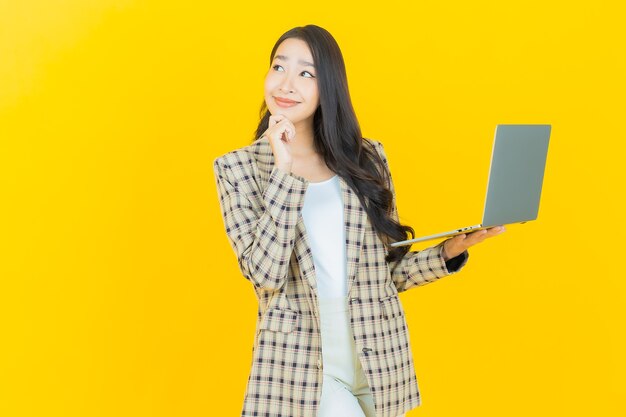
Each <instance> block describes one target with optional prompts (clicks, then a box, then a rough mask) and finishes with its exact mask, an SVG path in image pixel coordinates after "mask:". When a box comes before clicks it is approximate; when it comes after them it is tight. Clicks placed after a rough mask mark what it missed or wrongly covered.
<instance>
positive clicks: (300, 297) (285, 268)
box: [213, 137, 469, 417]
mask: <svg viewBox="0 0 626 417" xmlns="http://www.w3.org/2000/svg"><path fill="white" fill-rule="evenodd" d="M368 143H369V144H372V145H374V147H375V149H376V150H377V151H378V152H379V154H380V155H381V156H382V157H383V160H384V162H385V168H386V169H387V172H388V173H389V165H388V162H387V158H386V156H385V152H384V149H383V145H382V144H381V143H380V142H378V141H375V140H371V139H364V145H366V144H368ZM213 168H214V173H215V179H216V183H217V191H218V196H219V202H220V207H221V212H222V216H223V221H224V227H225V229H226V234H227V236H228V241H229V242H230V245H231V247H232V248H233V250H234V251H235V254H236V256H237V261H238V265H239V269H240V270H241V273H242V274H243V276H244V277H245V278H246V279H248V280H249V281H250V282H251V283H252V285H253V287H254V291H255V293H256V296H257V299H258V302H259V303H258V315H257V327H256V334H255V337H254V345H253V353H252V356H253V357H252V368H251V370H250V374H249V377H248V382H247V387H246V391H245V395H244V402H243V408H242V411H241V416H242V417H248V416H249V417H252V416H264V417H316V416H317V410H318V406H319V403H320V396H321V392H322V391H321V387H322V380H323V376H322V372H323V362H322V354H323V352H322V343H321V335H320V320H319V308H318V296H317V287H316V281H315V271H314V266H313V258H312V253H311V248H310V247H309V245H308V244H307V233H306V230H305V227H304V222H303V219H302V215H301V211H302V207H303V204H304V196H305V192H306V189H307V185H308V181H307V180H306V179H305V178H303V177H301V176H298V175H295V174H293V173H286V172H285V171H282V170H280V169H278V168H275V167H274V157H273V153H272V150H271V146H270V143H269V141H268V139H267V138H265V137H262V138H260V139H257V140H256V141H255V142H253V143H252V144H250V145H248V146H245V147H243V148H240V149H236V150H234V151H231V152H228V153H226V154H224V155H222V156H220V157H218V158H216V159H215V160H214V162H213ZM388 178H389V184H388V185H389V186H390V189H391V190H392V192H393V191H394V188H393V181H392V179H391V175H389V177H388ZM339 181H340V184H341V191H342V196H343V203H344V220H345V227H346V247H347V261H348V265H347V276H348V297H349V313H350V317H351V325H352V330H353V334H354V342H355V343H356V347H357V353H358V358H359V360H360V361H361V365H362V367H363V369H364V371H365V375H366V377H367V381H368V384H369V386H370V389H371V392H372V395H373V399H374V404H375V409H376V416H377V417H396V416H398V415H400V414H402V413H405V412H407V411H408V410H410V409H412V408H415V407H417V406H419V405H420V393H419V389H418V384H417V380H416V376H415V370H414V364H413V356H412V347H411V344H410V343H409V331H408V328H407V323H406V318H405V315H404V309H403V307H402V304H401V302H400V299H399V298H398V293H399V292H402V291H406V290H408V289H411V288H415V287H418V286H420V285H425V284H428V283H430V282H433V281H436V280H437V279H439V278H442V277H444V276H447V275H451V274H453V273H456V272H458V271H459V270H460V269H461V268H462V267H463V266H464V265H465V263H466V262H467V259H468V256H469V254H468V253H467V251H465V253H463V254H462V255H459V257H457V258H458V259H457V258H454V259H455V260H456V261H457V262H456V268H452V267H451V268H450V269H449V268H448V266H449V265H450V264H449V262H450V260H449V261H448V264H447V263H446V262H444V260H443V257H442V254H441V251H442V245H443V242H441V243H440V244H438V245H436V246H432V247H429V248H427V249H423V250H421V251H411V252H408V253H407V254H406V255H405V256H404V258H403V259H401V260H399V261H395V262H393V263H387V262H386V261H385V255H386V254H387V250H386V248H385V245H384V244H383V242H382V241H381V239H380V238H379V236H378V235H377V233H376V232H375V230H374V228H373V227H372V225H371V223H370V221H369V219H368V216H367V213H366V211H365V210H364V209H363V207H362V206H361V203H360V201H359V199H358V197H357V195H356V194H355V192H354V191H353V190H352V188H350V187H349V186H348V185H347V183H346V182H345V180H344V179H343V178H342V177H339ZM393 216H394V217H395V218H396V219H398V213H397V208H396V204H395V194H394V204H393Z"/></svg>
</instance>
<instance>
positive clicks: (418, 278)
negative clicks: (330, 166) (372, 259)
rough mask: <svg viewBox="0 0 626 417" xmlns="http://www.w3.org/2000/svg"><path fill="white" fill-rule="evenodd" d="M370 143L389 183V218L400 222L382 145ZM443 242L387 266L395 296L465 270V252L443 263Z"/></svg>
mask: <svg viewBox="0 0 626 417" xmlns="http://www.w3.org/2000/svg"><path fill="white" fill-rule="evenodd" d="M373 142H374V145H375V147H376V150H377V151H378V153H379V155H380V156H381V158H382V160H383V162H384V167H385V170H386V171H387V175H386V176H387V178H388V181H389V182H388V186H389V189H390V190H391V192H392V193H393V204H392V216H393V218H394V219H395V220H396V221H399V217H398V208H397V206H396V192H395V188H394V184H393V178H392V177H391V170H390V169H389V162H388V161H387V156H386V154H385V150H384V147H383V145H382V143H380V142H378V141H373ZM444 242H445V240H444V241H442V242H441V243H439V244H437V245H435V246H431V247H428V248H426V249H423V250H421V251H409V252H407V253H406V254H405V255H404V257H403V258H402V259H400V260H398V261H394V262H389V263H388V266H389V271H390V272H391V278H392V280H393V282H394V284H395V286H396V288H397V289H398V292H403V291H406V290H408V289H411V288H413V287H417V286H420V285H425V284H428V283H430V282H433V281H436V280H438V279H439V278H442V277H445V276H448V275H452V274H455V273H456V272H459V271H460V270H461V269H462V268H463V267H464V266H465V264H466V263H467V260H468V259H469V253H468V251H467V250H466V251H465V252H463V253H462V254H460V255H458V256H456V257H454V258H451V259H448V260H447V261H444V259H443V255H442V251H443V244H444Z"/></svg>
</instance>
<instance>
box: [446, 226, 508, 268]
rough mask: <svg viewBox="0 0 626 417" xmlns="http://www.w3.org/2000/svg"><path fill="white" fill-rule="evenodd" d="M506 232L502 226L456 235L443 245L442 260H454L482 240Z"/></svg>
mask: <svg viewBox="0 0 626 417" xmlns="http://www.w3.org/2000/svg"><path fill="white" fill-rule="evenodd" d="M505 231H506V228H505V227H504V226H494V227H490V228H488V229H482V230H478V231H476V232H471V233H467V234H465V233H464V234H461V235H456V236H455V237H453V238H450V239H448V240H446V241H445V242H444V243H443V259H444V261H447V260H448V259H452V258H455V257H457V256H459V255H460V254H462V253H463V252H465V251H466V250H467V249H468V248H469V247H470V246H473V245H475V244H477V243H480V242H482V241H483V240H485V239H487V238H490V237H494V236H497V235H500V234H502V233H504V232H505Z"/></svg>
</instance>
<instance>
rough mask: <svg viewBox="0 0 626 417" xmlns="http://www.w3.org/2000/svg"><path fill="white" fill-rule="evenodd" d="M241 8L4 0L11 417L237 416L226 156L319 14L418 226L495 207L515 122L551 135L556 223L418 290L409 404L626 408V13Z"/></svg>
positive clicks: (1, 56) (488, 249)
mask: <svg viewBox="0 0 626 417" xmlns="http://www.w3.org/2000/svg"><path fill="white" fill-rule="evenodd" d="M222 3H224V2H218V4H220V5H215V4H213V3H212V2H199V1H189V0H178V1H175V2H172V1H132V0H126V1H121V0H120V1H114V0H99V1H96V0H92V1H86V0H65V1H60V0H59V1H53V0H47V1H45V0H18V1H14V0H1V1H0V169H1V172H0V174H1V175H0V186H1V187H0V188H1V192H2V216H1V219H2V220H1V222H2V223H1V225H0V226H1V228H0V236H2V240H1V241H2V245H1V248H0V254H1V255H0V257H1V262H0V275H1V279H0V337H1V341H0V415H3V416H7V417H17V416H46V417H48V416H64V417H70V416H81V417H82V416H89V417H92V416H94V417H95V416H136V417H138V416H236V415H239V414H238V413H239V412H240V409H241V405H242V401H243V394H244V389H245V384H246V379H247V375H248V370H249V368H250V364H251V358H252V356H251V355H252V341H253V336H254V326H255V319H256V299H255V296H254V292H253V290H252V287H251V284H250V283H249V282H248V281H246V280H245V279H244V278H243V277H242V276H241V275H240V273H239V270H238V269H237V262H236V258H235V256H234V253H233V252H232V249H231V248H230V246H229V244H228V242H227V239H226V234H225V232H224V229H223V224H222V219H221V215H220V211H219V204H218V199H217V193H216V189H215V183H214V177H213V172H212V166H211V162H212V161H213V159H214V158H215V157H216V156H218V155H221V154H223V153H225V152H227V151H230V150H233V149H236V148H239V147H242V146H245V145H247V144H248V143H250V140H251V138H252V136H253V132H254V130H255V128H256V125H257V121H258V109H259V106H260V105H261V102H262V100H263V77H264V75H265V72H266V70H267V68H268V64H269V61H268V60H269V54H270V51H271V47H272V46H273V44H274V42H275V41H276V39H278V37H279V36H280V35H281V34H282V33H283V32H285V31H286V30H288V29H290V28H292V27H294V26H299V25H305V24H308V23H314V24H317V25H320V26H322V27H324V28H326V29H328V30H329V31H330V32H331V33H332V34H333V35H334V36H335V38H336V39H337V41H338V43H339V45H340V47H341V48H342V51H343V55H344V58H345V61H346V65H347V71H348V77H349V86H350V92H351V95H352V99H353V103H354V106H355V109H356V112H357V116H358V117H359V120H360V123H361V127H362V130H363V134H364V136H366V137H372V138H375V139H378V140H380V141H382V142H383V143H384V144H385V147H386V150H387V155H388V158H389V161H390V165H391V169H392V173H393V176H394V179H395V183H396V188H397V198H398V207H399V211H400V216H401V219H402V220H403V221H404V222H407V223H409V224H411V225H413V227H414V228H415V230H416V232H417V233H418V234H425V233H434V232H439V231H442V230H448V229H451V228H454V227H457V226H463V225H469V224H474V223H476V222H478V221H480V217H481V216H482V205H483V202H484V193H485V186H486V181H487V173H488V172H487V171H488V167H489V158H490V154H491V145H492V140H493V133H494V128H495V125H496V124H497V123H551V124H552V125H553V128H552V137H551V142H550V147H549V155H548V160H547V166H546V175H545V179H544V188H543V194H542V201H541V207H540V211H539V217H538V220H537V221H536V222H530V223H527V224H525V225H513V226H509V227H508V230H507V232H506V233H505V234H504V235H501V236H498V237H495V238H493V239H491V240H488V241H485V242H484V243H482V244H480V245H477V246H474V247H472V248H470V260H469V262H468V264H467V266H466V268H465V269H464V270H463V271H462V273H459V274H457V275H454V276H451V277H447V278H444V279H443V280H441V281H438V282H436V283H433V284H429V285H427V286H425V287H420V288H417V289H414V290H411V291H408V292H406V293H403V294H402V295H401V300H402V302H403V304H404V306H405V310H406V313H407V316H408V319H409V327H410V332H411V333H410V334H411V340H412V345H413V351H414V355H415V361H416V371H417V376H418V382H419V385H420V389H421V392H422V395H423V405H422V406H421V407H418V408H417V409H415V410H412V411H411V412H409V413H408V416H409V417H410V416H418V415H420V416H424V417H426V416H429V417H437V416H480V417H486V416H529V415H536V416H558V415H567V416H619V415H626V414H625V413H626V408H625V406H624V394H625V392H624V387H625V383H624V375H625V371H626V361H625V359H624V352H625V351H626V343H625V340H624V303H625V301H626V284H625V282H624V275H625V274H624V272H623V265H622V261H621V259H622V256H623V252H624V246H625V245H624V236H625V232H626V231H625V230H624V229H625V228H624V213H626V210H625V208H626V207H625V204H624V179H623V177H624V175H623V174H624V161H625V159H624V157H625V155H624V145H623V142H624V140H625V139H626V135H625V133H626V129H625V127H624V113H625V106H624V97H625V94H626V89H625V81H624V76H625V74H626V51H625V46H624V45H625V43H624V41H625V34H624V31H623V29H620V26H622V27H623V22H624V20H625V18H626V16H625V15H624V11H623V9H622V8H621V7H620V6H618V4H619V3H620V2H618V1H613V2H610V1H597V0H596V1H589V2H570V1H560V2H550V1H545V0H542V1H535V0H533V1H516V2H503V1H501V0H498V1H472V2H457V3H455V2H434V1H429V2H425V1H418V2H412V1H405V2H398V1H387V2H384V4H371V5H368V4H364V3H361V2H353V3H347V4H340V2H337V1H331V2H327V1H316V2H269V3H268V2H254V3H251V4H250V5H241V4H239V3H237V2H226V3H227V4H224V5H222ZM435 243H436V242H432V244H435ZM429 244H430V243H429ZM425 246H426V245H424V244H422V245H415V246H413V249H414V250H418V249H421V248H424V247H425Z"/></svg>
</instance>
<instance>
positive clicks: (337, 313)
mask: <svg viewBox="0 0 626 417" xmlns="http://www.w3.org/2000/svg"><path fill="white" fill-rule="evenodd" d="M318 301H319V306H320V322H321V325H322V328H321V333H322V361H323V374H324V381H323V383H322V398H321V400H320V407H319V413H318V414H317V415H318V417H376V412H375V411H374V399H373V397H372V394H371V392H370V387H369V385H368V384H367V379H366V377H365V373H364V372H363V368H362V367H361V362H360V361H359V357H358V355H357V352H356V345H355V343H354V338H353V335H352V328H351V327H350V315H349V312H348V297H335V298H320V299H319V300H318ZM404 416H405V414H401V415H400V416H398V417H404Z"/></svg>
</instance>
